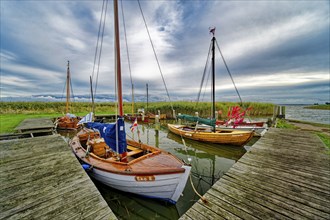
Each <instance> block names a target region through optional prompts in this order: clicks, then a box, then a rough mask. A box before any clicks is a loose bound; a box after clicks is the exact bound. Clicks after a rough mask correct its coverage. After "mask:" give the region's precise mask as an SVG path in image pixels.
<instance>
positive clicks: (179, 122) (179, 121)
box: [178, 113, 181, 125]
mask: <svg viewBox="0 0 330 220" xmlns="http://www.w3.org/2000/svg"><path fill="white" fill-rule="evenodd" d="M178 115H181V113H179V114H178ZM178 124H179V125H181V119H180V118H179V120H178Z"/></svg>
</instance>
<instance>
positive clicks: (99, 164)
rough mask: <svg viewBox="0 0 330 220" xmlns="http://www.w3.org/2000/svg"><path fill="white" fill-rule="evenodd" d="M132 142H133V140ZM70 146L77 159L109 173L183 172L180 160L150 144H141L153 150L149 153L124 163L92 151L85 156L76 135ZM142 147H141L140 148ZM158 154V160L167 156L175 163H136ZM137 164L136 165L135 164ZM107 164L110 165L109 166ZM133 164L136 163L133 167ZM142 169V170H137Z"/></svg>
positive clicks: (149, 173)
mask: <svg viewBox="0 0 330 220" xmlns="http://www.w3.org/2000/svg"><path fill="white" fill-rule="evenodd" d="M129 143H132V141H128V144H129ZM133 143H134V142H133ZM135 145H141V144H140V143H136V144H135ZM70 146H71V148H72V150H73V151H74V153H75V154H76V155H77V157H78V158H79V160H81V161H83V162H84V163H86V164H89V165H91V166H93V167H95V168H97V169H99V170H103V171H107V172H111V173H116V174H123V175H130V176H131V175H157V174H161V175H164V174H173V173H184V172H185V169H184V168H182V166H183V165H184V163H183V162H182V161H180V160H178V159H177V158H176V157H174V156H173V155H172V154H170V153H164V152H163V151H162V150H160V149H155V148H152V147H151V146H148V145H143V146H147V149H148V150H153V151H154V152H151V153H149V154H146V155H143V156H141V157H139V158H136V159H133V160H132V161H130V162H128V163H125V162H120V161H115V160H112V159H110V158H108V159H105V158H100V157H98V156H97V155H95V154H93V153H89V156H88V157H85V155H86V150H85V149H84V148H83V147H82V146H81V144H80V142H79V138H78V137H74V138H73V139H72V141H71V142H70ZM142 149H143V148H142ZM157 156H160V157H161V158H160V160H164V159H166V158H167V160H171V162H173V160H175V161H176V164H175V165H174V166H173V167H171V168H160V167H157V168H153V167H150V166H145V167H143V165H139V164H137V163H138V162H140V161H142V160H145V159H149V158H154V159H157V158H156V157H157ZM136 164H137V165H136ZM109 165H112V166H111V167H109ZM134 165H136V166H135V167H134ZM139 170H142V171H139Z"/></svg>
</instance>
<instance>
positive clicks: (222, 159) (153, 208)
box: [62, 105, 330, 220]
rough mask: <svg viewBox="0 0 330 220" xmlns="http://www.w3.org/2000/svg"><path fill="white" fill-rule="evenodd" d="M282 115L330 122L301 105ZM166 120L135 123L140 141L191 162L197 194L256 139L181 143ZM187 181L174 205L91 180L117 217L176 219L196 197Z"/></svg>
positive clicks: (327, 114) (329, 115)
mask: <svg viewBox="0 0 330 220" xmlns="http://www.w3.org/2000/svg"><path fill="white" fill-rule="evenodd" d="M286 118H287V119H295V120H301V121H307V122H316V123H322V124H330V111H328V110H314V109H305V108H304V106H303V105H299V106H297V105H288V106H286ZM167 123H168V122H166V121H164V122H163V124H161V128H160V130H159V131H155V129H154V124H153V123H150V124H139V126H138V128H139V131H140V140H141V141H142V142H143V143H146V144H149V145H151V146H156V147H159V148H161V149H164V150H166V151H168V152H171V153H172V154H174V155H176V156H177V157H178V158H180V159H182V160H184V161H186V162H188V161H191V165H192V175H191V177H192V178H191V182H192V183H193V185H194V187H195V188H196V190H197V191H198V193H199V194H201V195H203V194H204V193H205V192H206V191H207V190H208V189H209V188H210V187H211V186H212V185H213V183H214V182H215V181H217V180H218V179H219V178H220V177H221V176H222V175H223V174H224V173H226V172H227V171H228V170H229V169H230V168H231V166H232V165H233V164H234V163H235V162H236V161H237V160H238V159H240V158H241V157H242V156H243V155H244V153H246V152H247V151H248V150H249V148H250V147H251V146H252V145H253V144H254V143H255V142H256V141H257V140H258V138H253V139H252V140H251V141H250V142H249V143H248V144H247V145H246V146H244V147H236V146H230V145H219V144H208V143H202V142H197V141H192V140H189V139H185V140H184V141H185V143H186V145H184V144H183V141H182V139H181V137H180V136H177V135H175V134H172V133H171V132H169V131H168V129H167V126H166V124H167ZM129 127H130V123H126V133H127V135H128V136H129V137H130V138H132V139H135V140H138V135H137V130H135V131H134V133H132V132H131V131H130V129H129ZM62 135H64V136H66V137H68V138H70V137H71V136H72V135H73V133H70V134H69V133H63V134H62ZM191 182H190V180H189V179H188V182H187V184H186V187H185V190H184V192H183V195H182V196H181V198H180V199H179V201H178V202H177V204H175V205H173V204H169V203H165V202H163V201H157V200H153V199H147V198H143V197H139V196H136V195H133V194H128V193H125V192H121V191H118V190H115V189H112V188H110V187H108V186H105V185H103V184H101V183H99V182H97V181H94V183H95V185H96V186H97V188H98V189H99V191H100V192H101V194H102V196H103V197H104V199H105V200H106V202H107V203H108V205H109V206H110V208H111V209H112V211H113V212H114V213H115V215H116V216H117V217H118V218H119V219H171V220H172V219H178V218H179V217H180V216H181V215H182V214H183V213H185V212H186V211H187V210H188V209H189V208H190V207H191V206H192V205H193V204H194V203H195V202H196V201H197V200H198V199H199V197H198V196H197V195H196V193H195V192H194V190H193V188H192V185H191Z"/></svg>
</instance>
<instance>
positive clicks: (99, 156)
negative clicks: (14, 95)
mask: <svg viewBox="0 0 330 220" xmlns="http://www.w3.org/2000/svg"><path fill="white" fill-rule="evenodd" d="M114 25H115V55H116V65H115V66H116V68H115V72H116V76H117V77H116V78H117V93H118V112H119V117H118V118H117V120H116V122H115V123H112V124H103V123H95V122H89V123H86V124H85V126H86V127H85V128H83V129H82V130H81V131H80V132H78V134H77V135H76V136H75V137H74V138H73V139H72V140H71V141H70V146H71V148H72V151H73V152H74V154H75V155H76V156H77V158H78V159H79V160H80V161H81V162H82V163H83V165H84V167H87V169H88V173H89V174H90V176H91V177H92V178H94V179H96V180H98V181H100V182H102V183H103V184H105V185H108V186H110V187H112V188H115V189H118V190H121V191H124V192H129V193H134V194H138V195H141V196H144V197H149V198H155V199H161V200H166V201H169V202H171V203H176V202H177V201H178V199H179V198H180V195H181V194H182V191H183V190H184V188H185V185H186V182H187V179H188V177H189V174H190V170H191V166H190V165H187V164H185V163H184V162H183V161H182V160H180V159H179V158H177V157H175V156H174V155H172V154H170V153H168V152H166V151H164V150H161V149H159V148H155V147H152V146H148V145H146V144H143V143H141V142H136V141H133V140H129V139H126V134H125V127H124V126H125V124H124V117H123V116H124V114H123V100H122V83H121V62H120V44H119V24H118V3H117V0H115V1H114Z"/></svg>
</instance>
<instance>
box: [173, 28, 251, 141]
mask: <svg viewBox="0 0 330 220" xmlns="http://www.w3.org/2000/svg"><path fill="white" fill-rule="evenodd" d="M210 32H211V33H212V34H213V38H212V118H211V119H203V118H199V117H195V116H189V115H178V118H182V119H187V120H190V121H194V122H197V124H198V123H201V124H207V125H209V126H210V127H209V128H207V127H200V126H198V125H196V126H194V127H192V126H185V125H174V124H168V125H167V126H168V129H169V130H170V131H171V132H173V133H175V134H177V135H181V136H182V137H186V138H189V139H193V140H196V141H205V142H211V143H218V144H231V145H238V146H243V145H244V144H246V143H247V142H248V141H249V140H250V139H251V138H252V137H253V134H254V133H253V131H241V130H235V129H216V127H215V124H216V118H215V40H216V39H215V36H214V33H215V28H213V29H212V30H210Z"/></svg>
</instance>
